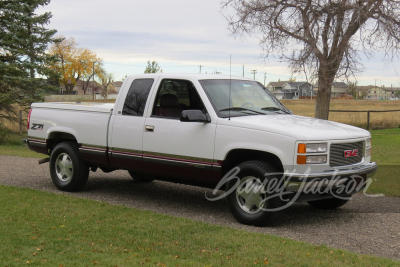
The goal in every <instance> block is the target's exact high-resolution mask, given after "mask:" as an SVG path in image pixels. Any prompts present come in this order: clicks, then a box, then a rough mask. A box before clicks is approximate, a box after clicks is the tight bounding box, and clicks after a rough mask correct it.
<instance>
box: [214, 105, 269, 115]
mask: <svg viewBox="0 0 400 267" xmlns="http://www.w3.org/2000/svg"><path fill="white" fill-rule="evenodd" d="M219 111H251V112H254V113H256V114H263V115H265V113H264V112H259V111H256V110H252V109H248V108H241V107H232V108H224V109H221V110H219Z"/></svg>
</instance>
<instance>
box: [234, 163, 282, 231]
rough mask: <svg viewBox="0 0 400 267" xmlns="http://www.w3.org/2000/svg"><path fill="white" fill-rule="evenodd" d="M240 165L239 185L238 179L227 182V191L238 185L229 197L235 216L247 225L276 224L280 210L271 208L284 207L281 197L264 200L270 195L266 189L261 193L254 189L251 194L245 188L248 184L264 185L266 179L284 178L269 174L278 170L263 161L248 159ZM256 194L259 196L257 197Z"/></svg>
mask: <svg viewBox="0 0 400 267" xmlns="http://www.w3.org/2000/svg"><path fill="white" fill-rule="evenodd" d="M238 167H239V168H240V171H239V173H238V174H237V175H236V176H237V177H238V178H239V179H240V182H239V184H238V186H236V184H237V183H238V182H237V181H238V180H237V179H234V180H231V181H230V182H229V183H228V184H227V191H228V190H231V188H232V187H234V186H236V189H235V190H234V191H232V192H231V193H230V194H229V195H228V197H227V201H228V206H229V210H230V211H231V213H232V215H233V217H235V219H236V220H238V221H239V222H240V223H243V224H247V225H254V226H266V225H269V226H273V225H275V224H276V222H277V219H278V217H279V212H278V211H269V210H270V209H276V208H279V207H282V206H283V205H284V202H283V201H282V200H281V199H280V198H279V197H275V198H271V199H268V200H267V201H265V202H262V200H263V199H264V200H265V198H266V197H268V196H269V195H268V194H267V193H265V191H264V192H261V193H260V192H258V193H257V192H254V191H253V193H251V194H249V193H246V192H245V191H244V190H243V188H245V187H246V184H247V185H250V184H254V185H262V184H263V183H266V181H265V180H266V179H268V180H271V178H275V179H282V177H281V176H280V175H269V176H268V175H267V174H268V173H273V172H277V170H276V168H275V167H274V166H272V165H270V164H268V163H266V162H263V161H246V162H244V163H241V164H240V165H239V166H238ZM261 188H264V187H261ZM256 195H257V197H256V198H255V196H256ZM257 202H258V203H257ZM260 202H261V203H260Z"/></svg>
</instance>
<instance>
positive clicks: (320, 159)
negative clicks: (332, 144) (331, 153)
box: [306, 155, 326, 164]
mask: <svg viewBox="0 0 400 267" xmlns="http://www.w3.org/2000/svg"><path fill="white" fill-rule="evenodd" d="M323 163H326V155H322V156H307V158H306V164H323Z"/></svg>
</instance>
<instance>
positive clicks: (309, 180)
mask: <svg viewBox="0 0 400 267" xmlns="http://www.w3.org/2000/svg"><path fill="white" fill-rule="evenodd" d="M28 129H29V130H28V139H27V140H25V143H26V145H27V146H29V148H30V149H32V150H34V151H36V152H39V153H43V154H46V155H49V156H50V157H49V159H48V161H49V162H50V173H51V177H52V180H53V182H54V184H55V185H56V186H57V187H58V188H59V189H60V190H65V191H76V190H79V189H81V188H82V187H83V186H84V185H85V184H86V182H87V180H88V176H89V171H96V170H97V169H98V168H100V169H101V170H103V171H104V172H110V171H114V170H118V169H120V170H127V171H128V172H129V174H130V175H131V176H132V178H133V179H134V180H136V181H138V182H151V181H153V180H164V181H170V182H177V183H184V184H192V185H198V186H204V187H209V188H215V189H221V190H225V192H227V194H226V195H227V200H228V206H229V208H230V210H231V212H232V214H233V216H234V217H235V218H236V219H237V220H238V221H240V222H242V223H244V224H251V225H266V224H269V223H273V222H274V221H275V220H276V216H277V215H278V214H279V212H278V211H279V210H281V209H283V208H284V207H287V206H288V203H289V202H290V203H292V202H295V201H297V202H308V203H309V204H310V205H311V206H313V207H317V208H326V209H332V208H338V207H340V206H342V205H344V204H345V203H346V202H347V200H348V199H349V197H350V196H351V195H352V194H354V193H356V192H358V191H361V190H363V189H364V188H365V187H366V185H367V183H366V181H367V180H368V178H369V177H371V176H372V175H373V174H374V173H375V171H376V169H377V166H376V164H375V163H374V162H370V159H371V135H370V133H369V132H368V131H365V130H363V129H360V128H356V127H353V126H349V125H345V124H340V123H336V122H331V121H326V120H319V119H314V118H309V117H302V116H296V115H293V114H292V112H291V111H290V110H288V109H286V108H285V107H284V106H283V105H282V104H281V103H280V102H279V101H278V100H277V99H276V98H275V97H274V96H273V95H272V94H271V93H270V92H269V91H268V90H266V89H265V88H264V87H263V86H262V85H261V84H260V83H258V82H256V81H254V80H251V79H246V78H242V77H230V76H222V75H201V74H142V75H133V76H130V77H128V78H127V79H126V80H125V81H124V83H123V85H122V87H121V90H120V92H119V94H118V98H117V100H116V102H115V104H102V103H80V102H76V103H73V102H72V103H33V104H32V108H31V111H30V114H29V119H28ZM45 161H46V160H44V161H43V160H42V162H41V163H43V162H45ZM216 191H217V190H215V191H214V192H216ZM278 191H279V192H278ZM220 192H221V191H220ZM217 198H218V197H217Z"/></svg>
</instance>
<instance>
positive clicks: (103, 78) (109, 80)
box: [98, 68, 115, 99]
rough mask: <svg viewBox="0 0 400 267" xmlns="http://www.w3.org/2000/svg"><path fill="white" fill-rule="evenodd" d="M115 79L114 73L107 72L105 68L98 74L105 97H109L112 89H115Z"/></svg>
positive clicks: (102, 93) (102, 94)
mask: <svg viewBox="0 0 400 267" xmlns="http://www.w3.org/2000/svg"><path fill="white" fill-rule="evenodd" d="M113 79H114V75H113V74H112V73H109V72H107V71H106V70H105V69H104V68H102V69H101V72H100V74H99V76H98V80H99V81H100V92H101V96H102V97H103V98H104V99H107V97H108V94H109V93H110V91H115V86H114V84H113Z"/></svg>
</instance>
